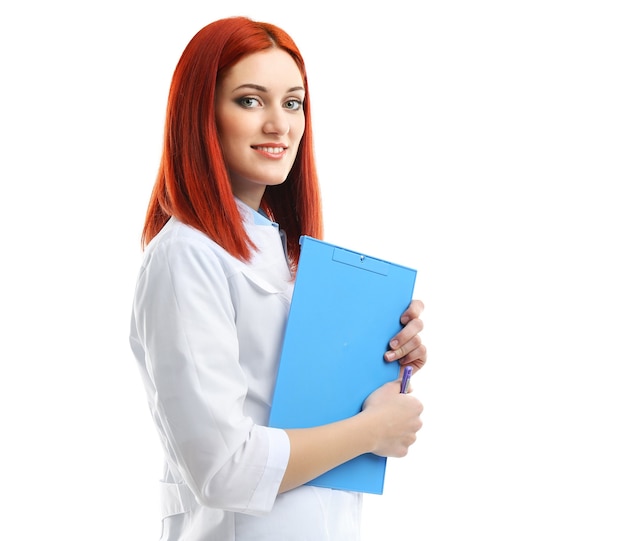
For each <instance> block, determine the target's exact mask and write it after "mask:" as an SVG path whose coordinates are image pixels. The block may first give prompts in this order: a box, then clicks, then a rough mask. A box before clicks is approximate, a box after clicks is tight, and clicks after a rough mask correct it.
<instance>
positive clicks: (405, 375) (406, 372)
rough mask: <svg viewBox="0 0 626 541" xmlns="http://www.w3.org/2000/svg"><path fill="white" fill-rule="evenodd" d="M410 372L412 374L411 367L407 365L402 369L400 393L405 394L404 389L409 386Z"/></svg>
mask: <svg viewBox="0 0 626 541" xmlns="http://www.w3.org/2000/svg"><path fill="white" fill-rule="evenodd" d="M412 374H413V367H412V366H407V367H406V368H405V369H404V373H403V374H402V383H401V384H400V392H401V393H402V394H406V390H407V388H408V386H409V380H410V379H411V375H412Z"/></svg>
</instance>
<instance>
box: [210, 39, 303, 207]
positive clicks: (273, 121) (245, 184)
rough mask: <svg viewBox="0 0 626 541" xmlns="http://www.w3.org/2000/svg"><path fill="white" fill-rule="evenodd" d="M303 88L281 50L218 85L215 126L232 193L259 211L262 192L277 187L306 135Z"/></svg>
mask: <svg viewBox="0 0 626 541" xmlns="http://www.w3.org/2000/svg"><path fill="white" fill-rule="evenodd" d="M303 103H304V83H303V81H302V76H301V75H300V70H299V69H298V66H297V65H296V63H295V62H294V60H293V59H292V58H291V56H289V54H288V53H286V52H285V51H283V50H282V49H268V50H267V51H262V52H259V53H254V54H251V55H249V56H246V57H244V58H243V59H241V60H240V61H239V62H237V64H235V65H234V66H232V67H231V68H230V69H228V70H227V71H226V72H225V73H224V75H223V77H222V78H221V79H220V80H219V81H218V85H217V95H216V120H217V128H218V131H219V138H220V143H221V145H222V150H223V153H224V158H225V160H226V167H227V168H228V172H229V174H230V178H231V183H232V186H233V192H234V194H235V196H237V197H238V198H239V199H241V200H242V201H243V202H244V203H246V204H248V205H250V206H251V207H253V208H255V209H258V207H259V205H260V203H261V198H262V197H263V193H264V191H265V187H266V186H273V185H276V184H281V183H282V182H284V181H285V179H286V178H287V175H288V173H289V171H290V170H291V167H292V166H293V162H294V160H295V159H296V154H297V152H298V146H299V144H300V140H301V139H302V135H303V133H304V124H305V121H304V108H303Z"/></svg>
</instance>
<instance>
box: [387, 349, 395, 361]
mask: <svg viewBox="0 0 626 541" xmlns="http://www.w3.org/2000/svg"><path fill="white" fill-rule="evenodd" d="M385 357H386V358H387V360H388V361H393V360H394V359H395V358H396V354H395V352H394V351H388V352H387V353H386V355H385Z"/></svg>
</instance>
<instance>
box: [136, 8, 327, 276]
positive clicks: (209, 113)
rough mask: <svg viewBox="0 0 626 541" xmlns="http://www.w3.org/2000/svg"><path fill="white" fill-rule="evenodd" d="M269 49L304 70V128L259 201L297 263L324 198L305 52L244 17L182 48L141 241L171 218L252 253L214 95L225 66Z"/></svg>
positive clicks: (240, 254) (231, 248)
mask: <svg viewBox="0 0 626 541" xmlns="http://www.w3.org/2000/svg"><path fill="white" fill-rule="evenodd" d="M272 47H278V48H280V49H283V50H284V51H286V52H287V53H289V54H290V55H291V57H292V58H293V59H294V61H295V62H296V64H297V66H298V68H299V70H300V73H301V74H302V79H303V81H304V88H305V96H306V99H305V100H304V117H305V129H304V134H303V136H302V140H301V142H300V147H299V149H298V154H297V156H296V159H295V162H294V165H293V167H292V169H291V171H290V172H289V175H288V176H287V179H286V181H285V182H283V183H282V184H280V185H277V186H268V187H267V188H266V190H265V195H264V197H263V201H262V202H261V206H262V208H263V209H264V210H265V211H266V212H267V214H268V215H269V216H270V218H271V219H272V220H274V221H275V222H278V223H279V224H280V226H281V229H283V230H284V231H285V233H286V235H287V251H288V255H289V259H290V260H291V262H292V264H293V265H297V262H298V259H299V255H300V244H299V239H300V235H310V236H312V237H316V238H321V236H322V232H323V227H322V212H321V196H320V189H319V184H318V179H317V171H316V167H315V160H314V156H313V134H312V129H311V114H310V111H311V108H310V101H309V89H308V84H307V77H306V70H305V66H304V60H303V59H302V55H301V54H300V51H299V50H298V48H297V47H296V44H295V43H294V41H293V40H292V39H291V37H290V36H289V35H288V34H287V33H285V32H284V31H283V30H281V29H280V28H278V27H276V26H274V25H271V24H268V23H262V22H256V21H252V20H250V19H248V18H246V17H231V18H226V19H221V20H218V21H215V22H213V23H211V24H209V25H207V26H205V27H204V28H202V29H201V30H200V31H199V32H198V33H197V34H196V35H195V36H194V37H193V38H192V40H191V41H190V42H189V44H188V45H187V47H186V48H185V50H184V51H183V54H182V56H181V58H180V60H179V62H178V65H177V66H176V69H175V71H174V75H173V77H172V84H171V87H170V93H169V98H168V103H167V113H166V120H165V134H164V143H163V153H162V156H161V164H160V166H159V171H158V174H157V178H156V182H155V185H154V188H153V191H152V195H151V198H150V202H149V205H148V211H147V215H146V220H145V224H144V229H143V234H142V245H143V246H144V247H145V246H146V245H147V244H148V243H149V242H150V241H151V240H152V239H153V238H154V236H155V235H156V234H157V233H158V232H159V231H160V230H161V228H162V227H163V226H164V225H165V223H166V222H167V221H168V220H169V218H170V217H171V216H175V217H176V218H178V219H179V220H180V221H182V222H183V223H186V224H188V225H190V226H192V227H195V228H196V229H198V230H200V231H202V232H203V233H205V234H206V235H208V236H209V237H210V238H211V239H213V240H214V241H215V242H217V243H218V244H219V245H220V246H222V247H223V248H224V249H225V250H226V251H228V252H229V253H230V254H231V255H233V256H234V257H237V258H239V259H242V260H249V259H250V257H251V255H252V250H254V249H255V246H254V244H253V243H252V241H251V240H250V238H249V237H248V235H247V234H246V231H245V229H244V226H243V222H242V219H241V215H240V213H239V210H238V207H237V204H236V202H235V198H234V195H233V192H232V188H231V184H230V180H229V176H228V172H227V168H226V164H225V162H224V158H223V155H222V150H221V147H220V143H219V138H218V132H217V126H216V121H215V93H216V85H217V83H218V81H219V78H220V75H221V74H222V73H223V72H224V71H225V70H227V69H228V68H230V67H231V66H233V65H234V64H235V63H237V62H238V61H239V60H241V59H242V58H243V57H244V56H246V55H250V54H252V53H256V52H259V51H263V50H266V49H269V48H272Z"/></svg>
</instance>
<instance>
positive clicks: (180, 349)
mask: <svg viewBox="0 0 626 541" xmlns="http://www.w3.org/2000/svg"><path fill="white" fill-rule="evenodd" d="M164 240H165V239H164ZM229 287H230V284H229V277H228V276H227V275H226V274H225V271H224V269H223V266H222V264H221V263H220V261H219V259H218V258H217V257H216V255H215V254H214V252H213V251H212V250H211V249H208V248H207V246H206V245H204V244H203V243H202V242H201V241H199V240H198V239H192V238H178V239H176V242H170V241H167V242H161V243H160V244H159V245H157V246H156V249H155V250H153V251H152V252H151V253H150V254H149V256H148V258H147V260H146V262H145V265H144V267H143V270H142V273H141V274H140V277H139V279H138V282H137V289H136V294H135V302H134V307H133V326H134V329H131V346H132V347H133V350H134V351H135V355H136V356H137V358H138V359H140V358H142V357H143V359H144V363H145V364H144V366H143V367H142V369H143V372H144V373H143V379H144V383H145V385H146V390H147V391H148V399H149V403H150V406H151V410H152V414H153V417H154V420H155V422H156V425H157V428H158V430H159V435H160V437H161V440H162V442H163V445H164V448H165V450H166V455H167V459H168V461H169V462H170V463H171V464H173V465H175V467H176V469H177V470H178V471H179V472H180V474H181V476H182V478H183V480H184V481H185V483H186V484H187V485H188V486H189V488H190V489H191V491H192V492H193V493H194V496H195V497H196V499H197V500H198V502H199V503H201V504H203V505H207V506H210V507H215V508H221V509H225V510H229V511H239V512H245V513H250V514H263V513H266V512H268V511H270V510H271V508H272V505H273V503H274V500H275V498H276V495H277V493H278V487H279V485H280V481H281V480H282V477H283V474H284V471H285V468H286V465H287V460H288V456H289V440H288V438H287V435H286V433H285V432H284V431H282V430H278V429H274V428H269V427H263V426H259V425H255V424H254V422H253V421H252V419H250V418H249V417H247V416H245V415H244V414H243V403H244V398H245V396H246V392H247V383H246V378H245V375H244V372H243V371H242V369H241V367H240V365H239V361H238V354H239V348H238V341H237V329H236V326H235V310H234V307H233V305H232V301H231V295H230V292H229ZM141 364H142V363H141V362H140V366H141Z"/></svg>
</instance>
